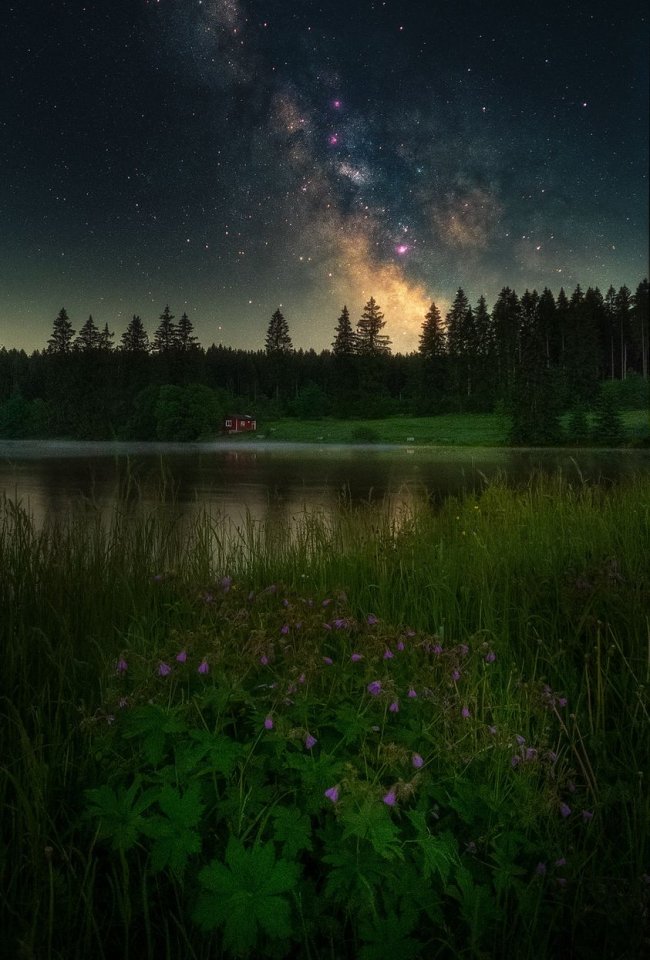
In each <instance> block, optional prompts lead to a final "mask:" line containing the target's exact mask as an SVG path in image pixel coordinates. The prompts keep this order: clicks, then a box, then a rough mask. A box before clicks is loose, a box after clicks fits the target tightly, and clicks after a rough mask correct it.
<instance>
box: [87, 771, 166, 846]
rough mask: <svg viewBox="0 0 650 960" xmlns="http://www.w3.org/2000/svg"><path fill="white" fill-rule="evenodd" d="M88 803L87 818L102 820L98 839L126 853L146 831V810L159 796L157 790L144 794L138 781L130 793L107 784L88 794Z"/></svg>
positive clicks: (130, 788) (89, 791)
mask: <svg viewBox="0 0 650 960" xmlns="http://www.w3.org/2000/svg"><path fill="white" fill-rule="evenodd" d="M85 796H86V799H87V800H88V809H87V811H86V816H88V817H91V818H93V819H96V820H99V832H98V837H99V839H100V840H110V841H111V846H112V847H113V849H114V850H121V851H122V852H126V851H127V850H130V849H131V847H133V846H134V845H135V843H136V841H137V839H138V836H139V835H140V834H141V833H143V832H144V827H145V819H144V817H143V816H142V814H143V813H144V811H145V810H146V809H147V808H148V807H150V806H151V804H152V803H153V802H154V799H155V797H156V792H155V791H154V790H147V791H145V792H143V793H141V792H140V781H139V780H138V779H136V780H134V781H133V783H132V784H131V786H130V787H129V788H128V790H125V788H124V787H122V786H120V787H118V788H117V790H113V789H112V787H109V786H108V785H106V784H105V785H104V786H101V787H96V788H94V789H91V790H86V791H85Z"/></svg>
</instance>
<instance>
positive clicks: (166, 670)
mask: <svg viewBox="0 0 650 960" xmlns="http://www.w3.org/2000/svg"><path fill="white" fill-rule="evenodd" d="M171 672H172V668H171V667H170V666H169V664H168V663H162V662H161V663H159V664H158V676H159V677H168V676H169V674H170V673H171Z"/></svg>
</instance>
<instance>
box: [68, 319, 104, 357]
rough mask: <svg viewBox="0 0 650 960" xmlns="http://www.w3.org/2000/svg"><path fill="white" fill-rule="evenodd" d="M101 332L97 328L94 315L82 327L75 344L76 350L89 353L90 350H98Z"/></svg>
mask: <svg viewBox="0 0 650 960" xmlns="http://www.w3.org/2000/svg"><path fill="white" fill-rule="evenodd" d="M100 336H101V335H100V332H99V330H98V329H97V327H96V326H95V321H94V320H93V315H92V313H91V314H90V316H89V317H88V319H87V320H86V322H85V323H84V325H83V326H82V328H81V330H80V331H79V333H78V335H77V339H76V340H75V342H74V348H75V350H80V351H82V352H83V353H87V352H88V351H90V350H97V348H98V347H99V342H100Z"/></svg>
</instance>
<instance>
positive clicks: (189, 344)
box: [176, 313, 198, 351]
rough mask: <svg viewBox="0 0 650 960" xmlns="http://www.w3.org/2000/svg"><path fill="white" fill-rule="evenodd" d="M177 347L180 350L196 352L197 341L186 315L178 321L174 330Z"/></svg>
mask: <svg viewBox="0 0 650 960" xmlns="http://www.w3.org/2000/svg"><path fill="white" fill-rule="evenodd" d="M176 335H177V341H178V346H179V348H180V349H181V350H185V351H186V350H196V348H197V346H198V340H197V338H196V337H195V336H194V326H193V324H192V321H191V320H190V318H189V317H188V315H187V314H186V313H184V314H183V316H182V317H181V318H180V320H179V321H178V328H177V330H176Z"/></svg>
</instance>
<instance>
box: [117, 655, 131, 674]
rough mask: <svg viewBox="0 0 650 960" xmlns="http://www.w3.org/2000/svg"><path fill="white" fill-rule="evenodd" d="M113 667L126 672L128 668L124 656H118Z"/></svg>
mask: <svg viewBox="0 0 650 960" xmlns="http://www.w3.org/2000/svg"><path fill="white" fill-rule="evenodd" d="M115 669H116V670H117V672H118V673H126V671H127V670H128V669H129V665H128V663H127V662H126V660H125V659H124V657H120V659H119V660H118V661H117V666H116V668H115Z"/></svg>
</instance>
